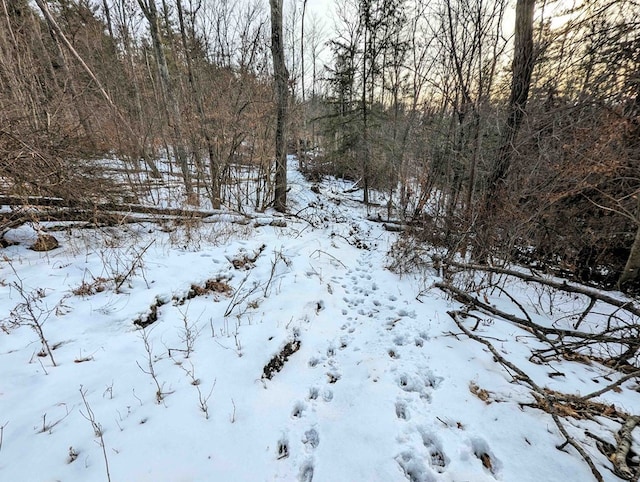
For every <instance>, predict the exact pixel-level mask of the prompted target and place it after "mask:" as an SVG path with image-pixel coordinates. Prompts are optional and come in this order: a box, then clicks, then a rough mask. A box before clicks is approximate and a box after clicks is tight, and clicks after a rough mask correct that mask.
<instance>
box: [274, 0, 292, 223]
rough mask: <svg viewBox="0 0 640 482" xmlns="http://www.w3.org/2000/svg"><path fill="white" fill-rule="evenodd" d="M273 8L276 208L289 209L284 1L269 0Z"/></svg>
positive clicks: (287, 84)
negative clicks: (275, 99) (283, 32)
mask: <svg viewBox="0 0 640 482" xmlns="http://www.w3.org/2000/svg"><path fill="white" fill-rule="evenodd" d="M269 5H270V7H271V55H272V57H273V72H274V76H275V89H276V95H277V104H278V107H277V109H278V117H277V125H276V139H275V148H276V179H275V184H276V185H275V198H274V200H275V204H274V206H275V208H276V210H278V211H280V212H285V211H286V209H287V117H288V105H287V103H288V93H289V92H288V88H289V72H288V71H287V66H286V65H285V61H284V39H283V36H282V0H269Z"/></svg>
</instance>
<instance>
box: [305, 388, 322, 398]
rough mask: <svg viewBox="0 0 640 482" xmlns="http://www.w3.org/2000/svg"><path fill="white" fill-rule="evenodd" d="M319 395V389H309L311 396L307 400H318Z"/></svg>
mask: <svg viewBox="0 0 640 482" xmlns="http://www.w3.org/2000/svg"><path fill="white" fill-rule="evenodd" d="M319 394H320V390H319V389H318V387H311V388H309V395H308V396H307V398H308V399H309V400H317V399H318V395H319Z"/></svg>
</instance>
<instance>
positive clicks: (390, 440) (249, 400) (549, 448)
mask: <svg viewBox="0 0 640 482" xmlns="http://www.w3.org/2000/svg"><path fill="white" fill-rule="evenodd" d="M290 180H291V183H292V190H291V194H290V196H291V198H292V200H293V206H292V208H291V212H292V213H298V214H297V216H296V217H291V216H290V217H288V218H287V219H286V227H277V226H271V225H269V222H270V221H272V220H273V219H274V217H275V216H276V215H275V214H273V213H267V214H265V215H261V217H260V218H258V219H257V220H256V219H254V220H252V221H251V223H250V224H249V225H243V224H238V223H231V222H227V221H224V220H223V221H220V220H219V221H216V222H215V223H206V224H203V225H202V227H200V228H198V229H197V230H196V231H195V232H194V231H193V230H191V231H188V230H187V231H185V230H183V229H182V228H180V227H176V226H173V225H172V224H171V223H169V222H167V223H166V224H165V225H164V226H163V227H162V228H163V229H158V226H156V225H151V224H145V225H129V226H128V227H123V228H117V229H116V228H113V229H106V228H105V229H102V230H86V229H85V230H75V229H72V230H69V231H67V232H66V233H64V232H58V233H56V236H57V237H58V239H59V240H60V241H61V247H60V248H58V249H57V250H54V251H50V252H48V253H36V252H33V251H30V250H28V249H27V246H28V241H29V239H32V238H33V237H34V236H35V234H34V233H33V231H32V230H30V229H29V228H20V229H18V230H15V231H14V232H12V233H10V237H11V238H12V239H14V240H17V241H22V242H21V243H20V244H19V245H16V246H11V247H9V248H7V249H5V250H4V251H3V252H2V255H3V257H4V259H3V260H2V261H0V283H2V286H1V287H0V320H3V321H2V322H0V324H1V326H2V328H3V331H0V426H1V427H2V432H1V433H2V439H1V445H0V480H2V481H57V480H60V481H104V480H108V478H109V477H110V480H112V481H154V482H155V481H227V480H228V481H259V480H262V481H273V480H281V481H298V480H300V481H311V480H314V481H328V482H337V481H345V482H348V481H385V482H386V481H404V480H412V481H451V482H453V481H455V482H463V481H470V482H481V481H493V480H501V481H513V482H527V481H536V482H539V481H549V482H552V481H587V480H593V476H592V474H591V471H590V470H589V468H588V466H587V465H586V464H585V463H584V461H583V460H582V458H581V456H580V455H579V454H578V453H577V452H576V451H575V450H573V449H572V448H571V447H567V448H564V450H558V449H557V448H556V446H557V445H560V444H562V443H563V442H564V438H563V437H562V435H561V434H560V433H559V432H558V430H557V428H556V426H555V424H554V423H553V421H552V419H551V417H550V416H549V415H548V414H546V413H545V412H543V411H541V410H537V409H535V408H529V407H523V406H521V404H520V403H519V402H521V403H530V402H532V401H533V398H532V397H531V395H530V393H529V390H528V389H527V388H526V386H524V385H523V384H519V383H516V382H514V379H513V377H512V376H511V375H510V374H509V373H508V372H507V371H505V370H504V369H503V368H502V367H501V366H500V365H499V364H498V363H496V362H495V361H494V359H493V356H492V354H491V353H489V352H488V350H487V349H486V348H485V347H484V346H482V345H480V344H478V343H476V342H475V341H473V340H470V339H468V338H467V337H465V336H464V335H461V334H460V330H459V329H458V328H457V326H456V325H455V323H454V322H453V320H452V319H451V317H450V316H449V315H447V311H448V310H452V309H458V308H459V307H460V305H459V304H458V303H456V302H454V301H451V300H450V299H448V298H447V296H446V295H445V294H444V293H442V292H441V291H439V290H437V289H435V288H432V287H431V285H432V283H433V282H435V281H437V280H438V278H437V276H436V273H435V272H433V273H430V274H428V275H427V277H426V278H425V277H424V276H423V275H415V276H406V275H405V276H403V277H399V276H398V275H396V274H394V273H391V272H390V271H389V270H388V269H386V267H385V266H386V265H387V264H388V263H389V260H388V259H387V252H388V251H389V249H390V248H391V245H392V243H393V242H394V240H395V236H396V235H395V234H391V233H389V232H387V231H385V230H384V229H383V226H382V225H381V224H380V223H375V222H371V221H367V220H366V213H365V212H364V208H363V207H362V206H361V205H360V204H359V203H357V202H355V201H354V200H352V199H349V196H355V195H356V194H349V195H347V194H345V193H344V188H345V185H343V184H341V183H340V182H339V181H336V180H330V181H326V182H324V183H322V184H321V185H320V194H315V193H313V192H312V191H311V190H310V186H309V185H308V184H307V183H306V182H305V181H304V179H303V178H302V177H301V176H300V175H299V174H298V173H296V172H295V171H293V170H292V171H291V172H290ZM63 233H64V234H63ZM8 237H9V236H8ZM145 249H146V251H145ZM234 260H235V263H234ZM234 264H235V266H234ZM132 267H133V268H134V269H131V268H132ZM118 276H120V278H118ZM122 277H124V278H125V280H124V282H123V283H122V286H120V288H119V289H118V290H116V289H115V287H116V284H119V283H116V282H114V281H113V280H114V279H117V280H120V281H121V280H122ZM207 280H213V281H215V282H216V283H210V284H209V286H208V287H207V286H206V284H207ZM14 283H18V284H19V285H20V284H21V286H22V293H23V294H24V295H25V296H26V297H27V298H28V299H29V300H30V303H29V305H30V309H31V312H30V313H31V314H29V311H28V310H27V311H25V310H24V309H23V310H21V311H20V310H19V313H18V312H14V316H13V317H12V316H11V311H12V310H14V309H15V307H16V306H17V305H19V304H21V303H22V304H23V306H22V308H24V303H25V300H24V299H23V298H22V297H21V295H20V290H19V289H18V288H17V287H16V286H15V285H14ZM83 283H84V284H83ZM193 286H196V288H193ZM197 287H199V288H197ZM513 289H514V290H520V291H519V293H520V295H521V298H522V299H525V300H526V299H531V298H532V297H534V296H535V294H534V293H532V292H528V291H527V289H528V288H527V287H526V286H520V287H517V286H516V287H514V288H513ZM190 291H191V293H190ZM74 292H76V293H77V294H74ZM496 303H500V300H497V301H496ZM558 303H559V302H558ZM153 306H156V307H155V308H152V307H153ZM152 311H155V316H157V321H155V322H154V323H152V324H150V325H149V326H147V327H146V328H145V329H144V330H142V329H141V328H140V327H139V326H137V325H135V324H134V321H136V320H141V321H143V322H144V321H145V320H146V319H147V317H148V315H149V314H150V313H151V312H152ZM225 314H226V316H225ZM29 316H32V318H29ZM543 317H544V316H543V315H541V316H540V318H543ZM34 318H35V319H36V320H38V321H39V323H41V325H42V328H43V332H44V335H45V337H46V339H47V340H48V342H49V344H50V345H51V346H52V347H54V346H55V349H54V350H53V355H54V359H55V362H56V364H57V366H53V364H52V361H51V359H50V358H49V357H46V356H38V352H40V351H41V344H40V342H39V339H38V335H37V333H36V332H35V331H34V330H33V329H32V328H31V327H30V326H29V325H30V324H33V320H34ZM476 332H477V333H478V334H481V335H483V336H486V337H488V339H490V340H491V342H492V343H493V344H494V346H495V347H496V348H497V349H498V350H499V351H500V353H502V354H503V355H504V356H505V357H507V358H508V359H510V360H512V361H513V362H514V363H516V364H517V365H518V366H521V367H523V368H526V370H527V373H529V374H530V376H532V378H534V379H535V380H536V382H537V383H538V384H540V385H542V386H548V387H550V388H553V389H555V390H561V391H564V392H567V393H589V392H592V391H594V390H597V389H598V388H601V387H602V386H603V385H604V384H606V383H609V382H606V381H604V380H603V377H605V376H613V377H614V378H615V377H616V376H617V375H615V374H611V372H610V371H608V370H607V369H606V368H604V367H600V366H597V365H595V364H592V365H587V364H582V363H578V362H569V361H563V362H562V363H561V364H560V362H558V364H557V365H554V366H553V367H550V366H546V365H536V364H534V363H532V362H530V361H529V357H530V355H531V350H532V349H533V348H535V347H536V346H537V343H538V342H537V340H535V338H533V337H531V336H530V335H528V334H527V333H526V332H524V331H523V330H521V329H519V328H517V327H515V326H513V325H511V324H508V323H507V322H505V321H503V320H492V319H489V318H487V319H486V321H485V322H484V323H482V324H480V326H479V328H478V330H477V331H476ZM143 333H144V335H143ZM145 338H146V340H147V345H146V347H145V340H144V339H145ZM287 345H288V346H289V347H292V346H295V347H299V349H298V350H297V351H295V352H294V353H291V354H290V355H289V356H288V359H287V360H286V361H284V364H283V366H282V368H281V370H280V371H276V370H275V369H274V370H273V371H272V372H270V373H269V375H270V377H265V376H264V373H265V371H264V370H265V366H267V365H269V364H270V361H271V362H272V364H273V361H272V359H273V357H274V356H276V355H278V353H280V352H281V351H282V349H283V348H284V347H285V346H287ZM554 370H555V371H558V372H563V373H564V376H562V377H557V376H550V375H549V373H550V372H551V371H554ZM152 375H154V376H155V379H156V380H157V382H158V384H156V381H154V377H153V376H152ZM627 385H628V386H632V385H633V383H632V382H631V381H630V382H628V384H627ZM473 386H475V387H476V388H478V387H479V388H480V389H483V390H487V391H488V393H489V394H490V399H489V400H488V401H489V402H492V403H485V401H483V400H481V399H480V398H479V397H478V396H476V395H475V394H473V393H472V390H470V387H473ZM158 387H159V389H158ZM83 394H84V398H85V400H86V404H85V402H84V401H83ZM607 397H608V398H606V400H605V401H606V402H607V403H615V404H616V406H617V407H620V408H621V409H624V410H625V411H627V412H630V413H640V396H639V395H638V393H637V392H635V391H633V390H629V389H625V390H623V391H622V392H621V393H616V392H609V393H608V394H607ZM90 412H92V414H93V415H91V414H90ZM92 416H93V417H94V420H95V423H96V424H97V425H95V427H97V428H98V430H97V433H96V431H95V430H94V426H93V425H92V423H91V421H90V420H89V419H91V417H92ZM566 426H567V429H568V430H569V431H570V432H571V434H573V435H574V436H575V437H576V438H578V439H579V440H580V442H581V443H583V444H584V446H585V447H586V449H587V450H588V453H589V455H590V456H591V457H592V458H593V459H594V461H595V463H596V465H597V466H598V468H599V470H600V471H601V473H602V475H603V477H604V478H605V480H611V481H613V480H620V479H618V478H617V477H616V476H615V475H614V474H613V473H612V472H611V470H610V467H611V464H610V463H609V462H608V461H607V460H606V457H605V456H603V455H602V454H601V453H600V452H599V451H598V449H597V448H596V443H595V440H594V439H591V438H588V437H585V435H584V432H585V429H588V430H589V431H591V432H593V433H595V434H597V435H598V436H599V437H601V438H603V439H606V440H609V441H611V443H615V442H614V436H613V434H614V432H615V431H617V430H618V429H619V425H618V424H614V423H612V422H611V421H609V420H607V419H604V418H603V419H599V420H593V421H584V420H580V421H579V420H574V419H568V420H567V424H566ZM102 444H103V445H104V451H103V446H102ZM105 459H106V462H105ZM107 466H108V468H107ZM107 471H108V472H107Z"/></svg>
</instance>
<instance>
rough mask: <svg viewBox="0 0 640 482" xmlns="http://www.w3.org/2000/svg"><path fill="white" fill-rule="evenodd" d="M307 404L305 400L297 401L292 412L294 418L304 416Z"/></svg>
mask: <svg viewBox="0 0 640 482" xmlns="http://www.w3.org/2000/svg"><path fill="white" fill-rule="evenodd" d="M306 408H307V406H306V405H305V404H304V403H303V402H296V404H295V405H294V406H293V411H292V412H291V416H292V417H293V418H300V417H302V413H303V412H304V411H305V410H306Z"/></svg>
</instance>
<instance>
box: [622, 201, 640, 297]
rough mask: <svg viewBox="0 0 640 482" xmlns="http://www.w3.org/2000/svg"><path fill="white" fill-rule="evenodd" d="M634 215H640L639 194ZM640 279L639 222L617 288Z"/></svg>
mask: <svg viewBox="0 0 640 482" xmlns="http://www.w3.org/2000/svg"><path fill="white" fill-rule="evenodd" d="M636 217H640V195H638V207H637V209H636ZM637 281H640V223H639V224H638V229H637V231H636V237H635V240H634V241H633V245H632V246H631V252H630V253H629V257H628V258H627V263H626V264H625V266H624V270H623V271H622V274H621V275H620V279H619V280H618V288H620V289H624V287H625V285H627V284H629V283H632V282H637Z"/></svg>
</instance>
